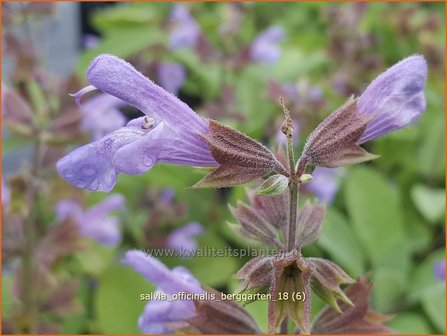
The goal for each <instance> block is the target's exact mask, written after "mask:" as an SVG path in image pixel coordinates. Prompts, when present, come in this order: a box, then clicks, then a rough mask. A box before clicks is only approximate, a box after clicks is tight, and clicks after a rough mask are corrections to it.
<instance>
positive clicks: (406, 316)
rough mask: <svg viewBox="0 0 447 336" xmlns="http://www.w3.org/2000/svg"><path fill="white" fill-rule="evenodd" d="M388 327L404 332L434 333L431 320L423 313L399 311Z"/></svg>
mask: <svg viewBox="0 0 447 336" xmlns="http://www.w3.org/2000/svg"><path fill="white" fill-rule="evenodd" d="M387 325H388V327H390V328H391V329H393V330H396V331H398V332H399V333H402V334H421V335H426V334H432V333H433V330H432V328H431V327H430V324H429V322H428V321H427V319H426V318H425V317H424V316H423V315H422V314H416V313H399V314H398V315H397V316H396V317H395V318H394V319H392V320H391V321H390V322H389V323H387Z"/></svg>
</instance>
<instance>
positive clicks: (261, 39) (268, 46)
mask: <svg viewBox="0 0 447 336" xmlns="http://www.w3.org/2000/svg"><path fill="white" fill-rule="evenodd" d="M283 39H284V30H283V29H282V27H280V26H272V27H270V28H268V29H267V30H265V31H264V32H263V33H261V35H259V36H258V37H257V38H256V39H255V40H254V42H253V44H252V45H251V49H250V56H251V58H252V59H253V60H255V61H257V62H263V63H267V64H274V63H276V62H277V61H278V60H279V59H280V58H281V49H280V48H279V46H278V44H279V42H281V41H282V40H283Z"/></svg>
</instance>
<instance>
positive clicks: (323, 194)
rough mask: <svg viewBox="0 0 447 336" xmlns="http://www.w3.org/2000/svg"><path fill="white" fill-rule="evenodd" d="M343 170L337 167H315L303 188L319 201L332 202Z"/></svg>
mask: <svg viewBox="0 0 447 336" xmlns="http://www.w3.org/2000/svg"><path fill="white" fill-rule="evenodd" d="M342 175H343V171H342V170H341V169H339V168H324V167H316V168H315V170H314V171H313V173H312V177H313V178H312V181H310V182H309V183H308V184H305V185H304V188H305V189H306V190H308V191H310V192H311V193H313V194H314V195H315V196H316V197H317V198H318V199H319V200H320V201H322V202H325V203H332V202H333V201H334V198H335V195H336V194H337V191H338V188H339V186H340V178H341V176H342Z"/></svg>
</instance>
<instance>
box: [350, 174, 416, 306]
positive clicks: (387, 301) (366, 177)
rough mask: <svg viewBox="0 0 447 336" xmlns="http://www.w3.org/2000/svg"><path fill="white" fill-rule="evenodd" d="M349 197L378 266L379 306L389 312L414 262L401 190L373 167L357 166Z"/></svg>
mask: <svg viewBox="0 0 447 336" xmlns="http://www.w3.org/2000/svg"><path fill="white" fill-rule="evenodd" d="M345 196H346V203H347V207H348V212H349V214H350V217H351V219H352V222H353V224H354V229H355V231H356V233H357V235H358V237H359V238H360V242H361V243H362V244H363V245H364V248H365V251H366V253H367V255H368V257H369V259H370V261H371V263H372V265H373V267H374V273H373V276H374V282H375V286H374V289H373V299H374V304H375V307H377V308H378V309H379V310H380V311H383V312H388V311H390V310H392V309H393V307H394V306H395V305H396V304H397V301H396V300H397V298H398V297H399V296H400V295H402V294H403V292H404V290H405V283H406V279H407V278H406V277H407V272H408V270H409V265H410V252H409V247H408V244H409V242H408V240H407V236H406V233H405V230H404V225H403V221H402V218H403V217H402V210H401V205H400V195H399V190H398V189H396V188H394V187H393V186H392V185H391V184H390V182H389V181H387V180H386V179H385V178H384V177H383V176H382V175H380V174H379V173H378V172H376V171H374V170H372V169H369V168H353V169H352V172H351V175H350V178H349V179H348V180H347V184H346V190H345Z"/></svg>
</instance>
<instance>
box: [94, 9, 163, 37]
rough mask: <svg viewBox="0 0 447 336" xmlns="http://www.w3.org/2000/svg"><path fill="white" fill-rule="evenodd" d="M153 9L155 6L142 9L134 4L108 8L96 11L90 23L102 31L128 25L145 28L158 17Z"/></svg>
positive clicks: (127, 26)
mask: <svg viewBox="0 0 447 336" xmlns="http://www.w3.org/2000/svg"><path fill="white" fill-rule="evenodd" d="M155 9H156V7H155V6H150V7H147V8H145V9H144V10H142V9H141V8H136V7H134V6H119V7H114V8H108V9H104V10H101V11H98V12H96V13H95V15H94V17H93V20H92V24H93V26H94V27H95V28H96V29H98V30H99V31H102V32H105V31H110V30H118V29H123V28H124V29H126V28H129V27H138V28H147V26H148V25H149V23H151V22H152V21H154V20H156V19H157V18H158V17H157V14H158V13H157V11H156V10H155Z"/></svg>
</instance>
